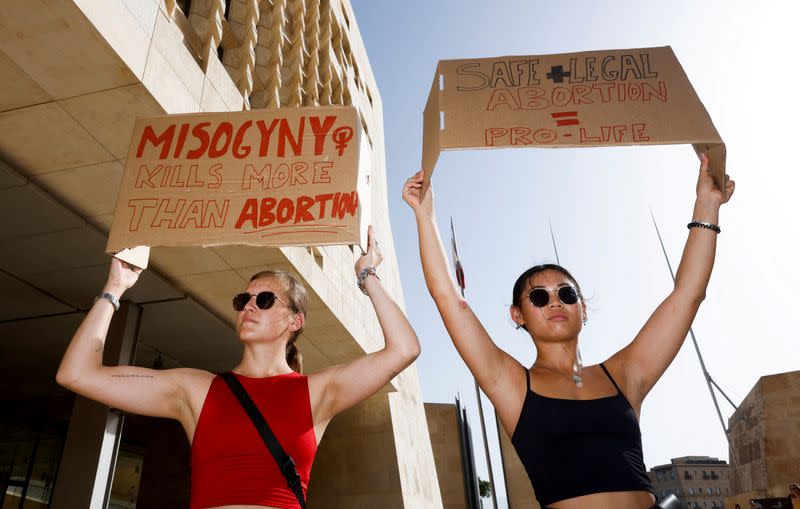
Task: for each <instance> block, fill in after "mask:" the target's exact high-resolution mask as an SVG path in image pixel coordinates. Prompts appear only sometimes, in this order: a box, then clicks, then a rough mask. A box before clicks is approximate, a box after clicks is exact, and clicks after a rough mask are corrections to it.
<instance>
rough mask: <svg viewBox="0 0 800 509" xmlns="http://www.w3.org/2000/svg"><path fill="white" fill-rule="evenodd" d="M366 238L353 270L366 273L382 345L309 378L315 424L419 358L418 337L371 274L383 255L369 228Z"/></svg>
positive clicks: (345, 407) (345, 406)
mask: <svg viewBox="0 0 800 509" xmlns="http://www.w3.org/2000/svg"><path fill="white" fill-rule="evenodd" d="M368 238H369V241H368V247H367V252H366V254H364V255H363V256H361V257H360V258H359V259H358V261H357V262H356V266H355V271H356V275H357V276H358V275H361V274H366V277H364V278H363V285H364V288H365V289H366V292H367V295H368V296H369V300H370V302H371V303H372V306H373V307H374V308H375V314H376V315H377V317H378V323H379V324H380V326H381V331H382V332H383V337H384V340H385V344H384V347H383V348H382V349H380V350H378V351H377V352H373V353H371V354H369V355H365V356H364V357H361V358H359V359H356V360H355V361H353V362H351V363H349V364H343V365H340V366H333V367H331V368H327V369H324V370H321V371H319V372H317V373H314V374H312V375H310V376H309V386H310V387H316V388H317V389H316V390H315V391H313V392H315V393H316V394H318V398H316V399H318V401H317V402H316V405H315V404H314V403H315V402H314V401H313V399H315V398H313V396H312V405H314V406H315V407H316V408H315V409H314V420H315V421H316V422H317V423H324V422H327V421H328V420H330V419H331V417H333V416H334V415H336V414H338V413H339V412H342V411H343V410H346V409H348V408H350V407H352V406H354V405H356V404H358V403H360V402H361V401H363V400H365V399H367V398H368V397H370V396H372V395H373V394H375V393H376V392H378V390H380V388H381V387H383V386H384V385H386V384H387V383H389V381H390V380H391V379H392V378H394V377H395V376H397V374H398V373H400V372H401V371H402V370H404V369H405V368H407V367H408V366H409V365H411V363H412V362H414V360H415V359H416V358H417V357H418V356H419V352H420V347H419V340H418V339H417V334H416V333H415V332H414V329H413V328H412V327H411V324H410V323H409V322H408V319H407V318H406V316H405V314H404V313H403V310H402V309H400V306H398V305H397V303H396V302H395V301H394V300H393V299H392V297H391V296H390V295H389V293H388V292H387V291H386V289H385V288H384V287H383V285H382V284H381V282H380V280H379V279H378V277H376V276H375V274H376V272H372V271H374V269H375V267H377V266H378V265H379V264H380V263H381V261H382V260H383V255H382V254H381V251H380V247H379V245H378V241H377V240H375V237H374V236H373V233H372V227H371V226H370V228H369V233H368ZM365 269H366V272H364V271H365ZM371 270H372V271H371Z"/></svg>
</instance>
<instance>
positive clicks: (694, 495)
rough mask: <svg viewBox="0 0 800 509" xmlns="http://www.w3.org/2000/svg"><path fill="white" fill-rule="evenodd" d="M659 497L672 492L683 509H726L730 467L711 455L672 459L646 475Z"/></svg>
mask: <svg viewBox="0 0 800 509" xmlns="http://www.w3.org/2000/svg"><path fill="white" fill-rule="evenodd" d="M647 475H648V476H649V477H650V482H652V483H653V488H654V489H655V491H656V494H657V495H658V497H659V498H661V497H665V496H667V495H669V494H670V493H671V494H673V495H675V496H677V497H678V499H680V501H681V508H682V509H723V508H724V507H725V505H724V503H723V501H724V498H725V497H727V496H729V495H730V494H731V493H730V481H729V479H728V464H727V463H726V462H725V461H723V460H720V459H717V458H711V457H709V456H684V457H682V458H673V459H672V460H670V463H669V464H667V465H659V466H657V467H653V468H651V469H650V471H649V472H648V473H647Z"/></svg>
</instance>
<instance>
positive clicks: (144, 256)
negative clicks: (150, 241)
mask: <svg viewBox="0 0 800 509" xmlns="http://www.w3.org/2000/svg"><path fill="white" fill-rule="evenodd" d="M112 256H113V257H114V258H116V259H118V260H122V261H123V262H125V263H127V264H130V265H133V266H134V267H138V268H140V269H146V268H147V263H148V262H149V260H150V246H136V247H132V248H129V249H123V250H122V251H119V252H118V253H114V254H113V255H112Z"/></svg>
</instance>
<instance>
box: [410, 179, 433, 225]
mask: <svg viewBox="0 0 800 509" xmlns="http://www.w3.org/2000/svg"><path fill="white" fill-rule="evenodd" d="M424 179H425V171H424V170H419V171H418V172H417V173H415V174H414V175H412V176H411V178H409V179H408V180H406V183H405V185H403V200H404V201H405V202H406V203H408V205H409V207H411V209H412V210H413V211H414V214H417V215H419V214H420V213H422V214H426V215H433V186H432V185H428V190H427V191H426V192H425V196H424V197H423V198H422V199H421V200H420V193H421V191H422V186H423V180H424Z"/></svg>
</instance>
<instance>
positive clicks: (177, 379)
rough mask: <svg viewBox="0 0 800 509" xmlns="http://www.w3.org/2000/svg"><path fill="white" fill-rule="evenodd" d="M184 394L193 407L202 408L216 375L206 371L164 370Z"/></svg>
mask: <svg viewBox="0 0 800 509" xmlns="http://www.w3.org/2000/svg"><path fill="white" fill-rule="evenodd" d="M164 371H165V372H166V373H167V374H168V375H169V376H170V377H172V379H173V381H174V383H175V384H176V385H177V386H178V390H179V391H180V392H181V393H182V395H183V397H184V399H185V400H186V401H187V402H188V403H189V405H190V406H191V407H193V409H194V408H198V409H199V407H202V404H203V401H204V400H205V398H206V394H207V393H208V389H209V387H211V382H212V381H213V380H214V377H216V375H215V374H214V373H211V372H209V371H206V370H204V369H195V368H175V369H169V370H164Z"/></svg>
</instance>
